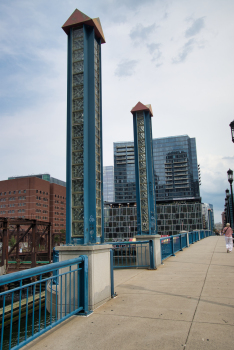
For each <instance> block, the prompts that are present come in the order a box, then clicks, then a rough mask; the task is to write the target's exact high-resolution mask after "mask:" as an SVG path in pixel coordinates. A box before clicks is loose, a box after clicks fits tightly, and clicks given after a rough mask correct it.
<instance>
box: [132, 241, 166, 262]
mask: <svg viewBox="0 0 234 350" xmlns="http://www.w3.org/2000/svg"><path fill="white" fill-rule="evenodd" d="M135 238H136V240H137V241H149V240H152V241H153V245H154V263H155V267H156V268H157V267H158V266H159V265H161V264H162V257H161V243H160V238H161V236H160V235H137V236H135Z"/></svg>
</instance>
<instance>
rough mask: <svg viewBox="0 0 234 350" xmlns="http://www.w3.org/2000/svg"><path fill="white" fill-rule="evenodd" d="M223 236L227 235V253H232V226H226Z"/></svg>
mask: <svg viewBox="0 0 234 350" xmlns="http://www.w3.org/2000/svg"><path fill="white" fill-rule="evenodd" d="M223 234H224V235H225V241H226V248H227V253H231V251H232V248H233V241H232V234H233V231H232V228H231V227H230V224H226V227H225V228H224V229H223Z"/></svg>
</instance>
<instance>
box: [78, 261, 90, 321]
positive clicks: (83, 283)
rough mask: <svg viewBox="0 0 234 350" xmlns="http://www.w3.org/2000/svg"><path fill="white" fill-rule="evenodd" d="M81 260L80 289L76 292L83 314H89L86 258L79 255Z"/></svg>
mask: <svg viewBox="0 0 234 350" xmlns="http://www.w3.org/2000/svg"><path fill="white" fill-rule="evenodd" d="M80 257H81V258H82V259H83V263H82V264H81V271H80V273H81V276H80V287H79V289H80V290H78V291H77V293H78V296H79V295H80V303H81V304H80V305H81V306H83V309H84V313H85V314H86V315H87V314H88V313H89V306H88V299H89V283H88V257H87V255H80Z"/></svg>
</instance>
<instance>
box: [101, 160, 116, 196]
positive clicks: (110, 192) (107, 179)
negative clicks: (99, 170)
mask: <svg viewBox="0 0 234 350" xmlns="http://www.w3.org/2000/svg"><path fill="white" fill-rule="evenodd" d="M103 200H104V202H114V201H115V191H114V167H113V166H104V167H103Z"/></svg>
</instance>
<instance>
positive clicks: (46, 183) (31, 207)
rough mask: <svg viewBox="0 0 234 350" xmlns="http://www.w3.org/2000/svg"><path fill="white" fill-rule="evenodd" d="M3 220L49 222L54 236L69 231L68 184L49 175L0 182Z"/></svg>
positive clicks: (1, 215) (0, 204) (0, 205)
mask: <svg viewBox="0 0 234 350" xmlns="http://www.w3.org/2000/svg"><path fill="white" fill-rule="evenodd" d="M45 179H46V180H45ZM58 183H60V184H58ZM0 217H9V218H24V219H37V220H41V221H47V222H50V223H51V233H52V236H53V235H57V234H58V235H59V234H61V230H62V232H64V231H65V230H66V183H65V182H63V181H60V180H57V179H54V178H51V177H50V176H49V175H48V174H46V176H43V175H35V176H28V177H17V178H10V179H9V180H5V181H0Z"/></svg>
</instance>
